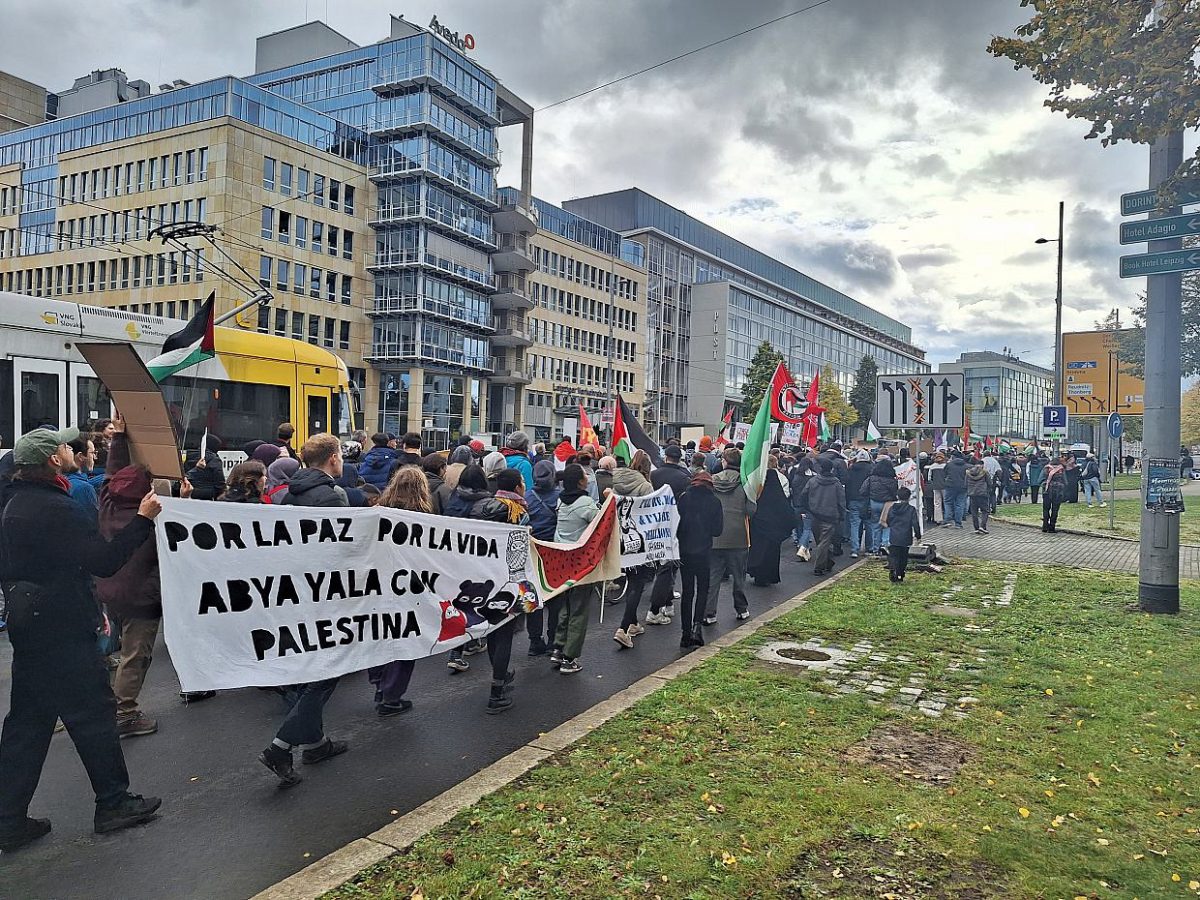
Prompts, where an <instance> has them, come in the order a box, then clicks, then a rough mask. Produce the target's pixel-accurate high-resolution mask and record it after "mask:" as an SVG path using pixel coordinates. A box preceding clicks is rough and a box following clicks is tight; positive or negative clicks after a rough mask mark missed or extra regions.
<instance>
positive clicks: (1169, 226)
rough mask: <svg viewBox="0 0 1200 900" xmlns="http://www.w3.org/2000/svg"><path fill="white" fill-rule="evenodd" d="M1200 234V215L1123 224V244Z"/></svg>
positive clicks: (1194, 214) (1167, 217) (1168, 217)
mask: <svg viewBox="0 0 1200 900" xmlns="http://www.w3.org/2000/svg"><path fill="white" fill-rule="evenodd" d="M1189 234H1200V213H1193V214H1192V215H1190V216H1166V217H1165V218H1162V219H1146V220H1144V221H1140V222H1122V223H1121V243H1122V244H1140V243H1141V242H1142V241H1161V240H1165V239H1167V238H1173V237H1184V236H1186V235H1189Z"/></svg>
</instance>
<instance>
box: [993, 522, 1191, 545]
mask: <svg viewBox="0 0 1200 900" xmlns="http://www.w3.org/2000/svg"><path fill="white" fill-rule="evenodd" d="M991 521H993V522H1003V523H1004V524H1005V525H1016V526H1017V527H1018V528H1036V529H1037V530H1038V531H1041V530H1042V526H1041V525H1037V524H1035V523H1033V522H1018V521H1017V520H1016V519H1006V518H1004V516H992V517H991ZM1054 530H1055V531H1056V532H1058V533H1059V534H1079V535H1082V536H1083V537H1100V538H1108V539H1109V540H1110V541H1125V543H1127V544H1140V543H1141V542H1142V540H1141V538H1131V537H1125V536H1124V535H1121V534H1105V533H1104V532H1103V531H1080V530H1079V529H1078V528H1056V529H1054ZM1183 546H1186V545H1183Z"/></svg>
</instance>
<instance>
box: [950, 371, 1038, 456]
mask: <svg viewBox="0 0 1200 900" xmlns="http://www.w3.org/2000/svg"><path fill="white" fill-rule="evenodd" d="M938 368H939V371H941V372H961V373H962V375H963V381H964V383H965V385H966V389H967V397H966V400H967V403H968V404H969V409H970V410H971V430H972V431H973V432H975V433H976V434H982V435H988V436H999V437H1006V438H1017V439H1029V438H1034V437H1037V436H1038V435H1039V434H1040V433H1041V427H1042V424H1041V423H1042V407H1043V406H1045V405H1046V404H1047V403H1049V402H1050V398H1051V397H1052V396H1053V395H1054V373H1053V372H1052V371H1051V370H1050V369H1044V368H1042V367H1041V366H1035V365H1033V364H1032V363H1027V362H1025V361H1024V360H1021V359H1018V358H1017V357H1015V356H1008V355H1005V354H1003V353H994V352H991V351H979V352H974V353H963V354H962V355H961V356H960V357H959V359H958V361H957V362H953V363H943V364H942V365H941V366H939V367H938Z"/></svg>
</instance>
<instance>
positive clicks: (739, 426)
mask: <svg viewBox="0 0 1200 900" xmlns="http://www.w3.org/2000/svg"><path fill="white" fill-rule="evenodd" d="M748 437H750V426H749V425H748V424H747V423H745V422H737V423H735V424H734V426H733V442H734V443H735V444H744V443H746V438H748Z"/></svg>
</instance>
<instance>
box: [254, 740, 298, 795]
mask: <svg viewBox="0 0 1200 900" xmlns="http://www.w3.org/2000/svg"><path fill="white" fill-rule="evenodd" d="M258 761H259V762H260V763H262V764H263V765H264V766H266V767H267V768H268V769H270V770H271V771H272V772H274V773H275V777H276V778H278V779H279V786H280V787H285V788H290V787H295V786H296V785H298V784H299V783H300V782H301V781H302V780H303V779H302V778H301V777H300V773H299V772H297V771H296V770H295V769H294V768H292V751H291V750H284V749H283V748H282V747H276V746H275V745H274V744H272V745H271V746H270V747H268V748H267V749H266V750H264V751H263V752H262V753H260V754H258Z"/></svg>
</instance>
